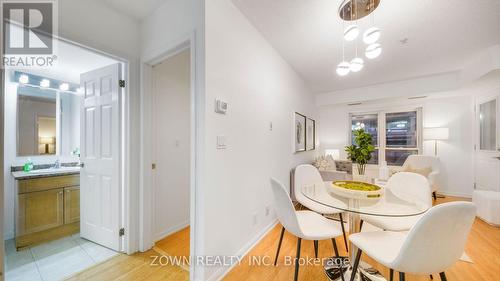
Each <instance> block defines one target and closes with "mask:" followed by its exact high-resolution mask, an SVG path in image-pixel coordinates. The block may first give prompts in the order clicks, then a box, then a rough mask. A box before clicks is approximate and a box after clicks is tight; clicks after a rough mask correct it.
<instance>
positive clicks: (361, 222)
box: [359, 220, 364, 232]
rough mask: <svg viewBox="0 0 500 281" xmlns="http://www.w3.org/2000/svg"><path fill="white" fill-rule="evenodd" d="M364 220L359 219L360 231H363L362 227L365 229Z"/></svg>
mask: <svg viewBox="0 0 500 281" xmlns="http://www.w3.org/2000/svg"><path fill="white" fill-rule="evenodd" d="M363 222H364V221H363V220H360V221H359V232H361V229H363Z"/></svg>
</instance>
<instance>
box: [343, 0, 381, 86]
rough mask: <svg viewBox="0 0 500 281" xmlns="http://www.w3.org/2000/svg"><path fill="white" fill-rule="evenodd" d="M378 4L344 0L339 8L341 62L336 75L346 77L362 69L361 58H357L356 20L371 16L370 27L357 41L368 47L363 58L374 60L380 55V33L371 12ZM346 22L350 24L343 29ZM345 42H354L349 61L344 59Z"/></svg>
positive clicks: (364, 0) (371, 0) (378, 1)
mask: <svg viewBox="0 0 500 281" xmlns="http://www.w3.org/2000/svg"><path fill="white" fill-rule="evenodd" d="M379 4H380V0H344V1H342V3H341V5H340V7H339V16H340V18H341V19H342V27H343V32H344V34H343V37H344V40H342V61H341V62H340V63H339V64H338V65H337V69H336V72H337V75H339V76H346V75H347V74H349V72H353V73H355V72H359V71H361V70H362V69H363V68H364V63H365V62H364V60H363V58H361V57H359V56H358V41H357V40H358V38H359V37H361V36H359V35H360V29H359V25H358V20H359V19H362V18H364V17H366V16H368V15H371V25H370V26H371V27H370V28H368V29H367V30H366V31H365V32H363V36H362V38H361V39H359V40H363V42H365V43H366V44H368V47H367V48H366V50H365V56H366V57H367V58H368V59H375V58H377V57H379V56H380V54H381V53H382V46H381V45H380V43H377V42H378V41H379V39H380V37H381V32H380V29H379V28H378V27H375V25H374V16H373V12H374V11H375V9H376V8H377V7H378V5H379ZM346 22H351V23H349V24H348V26H347V28H346V27H345V25H346ZM345 41H355V44H356V45H355V48H356V54H355V56H354V58H352V59H351V60H346V59H345Z"/></svg>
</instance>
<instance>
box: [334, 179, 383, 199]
mask: <svg viewBox="0 0 500 281" xmlns="http://www.w3.org/2000/svg"><path fill="white" fill-rule="evenodd" d="M330 191H331V192H332V193H333V194H335V195H338V196H341V197H344V198H348V199H359V200H378V199H380V198H381V197H382V195H383V194H384V189H383V188H382V187H380V186H378V185H374V184H371V183H366V182H360V181H334V182H332V188H331V189H330Z"/></svg>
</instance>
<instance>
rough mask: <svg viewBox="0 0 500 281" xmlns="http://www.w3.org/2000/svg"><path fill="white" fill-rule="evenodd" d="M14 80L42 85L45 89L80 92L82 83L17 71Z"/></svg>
mask: <svg viewBox="0 0 500 281" xmlns="http://www.w3.org/2000/svg"><path fill="white" fill-rule="evenodd" d="M12 82H18V83H19V84H22V85H26V86H32V87H41V88H44V89H52V90H56V91H57V90H59V91H64V92H75V93H76V92H78V88H79V87H80V85H78V84H74V83H69V82H64V81H60V80H56V79H50V78H46V77H43V76H38V75H34V74H30V73H24V72H19V71H16V72H15V73H14V77H13V78H12Z"/></svg>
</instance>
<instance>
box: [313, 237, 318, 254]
mask: <svg viewBox="0 0 500 281" xmlns="http://www.w3.org/2000/svg"><path fill="white" fill-rule="evenodd" d="M314 257H315V258H318V240H314Z"/></svg>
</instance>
